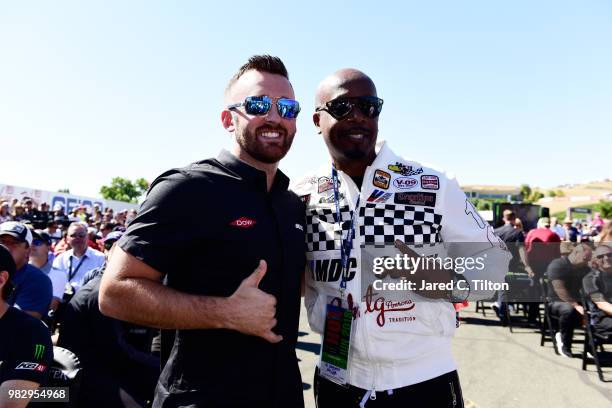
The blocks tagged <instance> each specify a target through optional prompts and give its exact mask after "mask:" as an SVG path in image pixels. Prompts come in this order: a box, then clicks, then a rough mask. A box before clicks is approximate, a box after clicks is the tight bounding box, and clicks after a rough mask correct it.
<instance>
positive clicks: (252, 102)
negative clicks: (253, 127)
mask: <svg viewBox="0 0 612 408" xmlns="http://www.w3.org/2000/svg"><path fill="white" fill-rule="evenodd" d="M271 107H272V101H271V100H270V98H268V97H267V96H249V97H248V98H247V99H246V102H245V110H246V112H247V113H248V114H249V115H265V114H266V113H268V112H269V111H270V108H271Z"/></svg>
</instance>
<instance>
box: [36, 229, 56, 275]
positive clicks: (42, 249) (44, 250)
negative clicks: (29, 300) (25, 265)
mask: <svg viewBox="0 0 612 408" xmlns="http://www.w3.org/2000/svg"><path fill="white" fill-rule="evenodd" d="M54 259H55V256H54V255H53V252H51V236H50V235H49V234H47V233H46V232H45V231H43V230H40V229H37V230H33V231H32V246H31V251H30V264H32V265H34V266H35V267H37V268H38V269H40V270H41V271H43V272H44V273H45V274H46V275H49V272H51V267H52V265H53V260H54Z"/></svg>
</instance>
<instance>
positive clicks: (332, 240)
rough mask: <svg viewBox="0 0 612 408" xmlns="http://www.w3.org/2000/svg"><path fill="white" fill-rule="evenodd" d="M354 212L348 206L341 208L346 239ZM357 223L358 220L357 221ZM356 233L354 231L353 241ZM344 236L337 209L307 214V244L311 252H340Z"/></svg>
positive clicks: (309, 211)
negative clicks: (341, 232) (337, 216)
mask: <svg viewBox="0 0 612 408" xmlns="http://www.w3.org/2000/svg"><path fill="white" fill-rule="evenodd" d="M352 215H353V212H352V211H351V210H350V209H349V207H348V205H344V206H342V207H340V217H341V218H342V231H344V235H343V236H344V238H345V239H346V234H347V232H346V231H348V230H349V228H350V226H351V225H350V224H351V217H352ZM355 223H357V220H355ZM354 238H355V231H353V239H354ZM341 240H342V236H341V235H340V225H339V224H338V220H337V218H336V209H335V208H315V209H311V210H308V211H307V212H306V244H307V245H308V250H309V251H331V250H338V251H339V250H340V245H342V244H341V242H342V241H341Z"/></svg>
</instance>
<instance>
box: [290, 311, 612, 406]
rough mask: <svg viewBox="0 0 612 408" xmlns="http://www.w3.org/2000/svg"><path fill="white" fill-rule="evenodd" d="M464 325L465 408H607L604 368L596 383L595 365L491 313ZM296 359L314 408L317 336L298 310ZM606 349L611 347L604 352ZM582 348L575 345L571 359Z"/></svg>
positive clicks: (460, 342)
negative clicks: (558, 350) (509, 325)
mask: <svg viewBox="0 0 612 408" xmlns="http://www.w3.org/2000/svg"><path fill="white" fill-rule="evenodd" d="M461 317H462V318H463V319H464V323H463V324H462V325H461V327H460V328H459V329H458V330H457V333H456V335H455V339H454V341H453V349H454V353H455V357H456V359H457V364H458V366H459V376H460V378H461V382H462V388H463V394H464V396H465V398H466V403H467V406H468V407H474V408H475V407H478V408H504V407H512V408H516V407H538V408H545V407H568V408H573V407H576V408H582V407H588V408H600V407H601V408H604V407H605V408H609V407H610V406H612V369H611V368H604V371H605V372H606V379H608V380H609V381H610V382H608V383H602V382H601V381H599V378H598V376H597V372H596V371H595V366H594V365H589V366H588V370H587V371H582V370H581V360H580V358H578V357H576V358H573V359H569V358H563V357H560V356H557V355H556V354H555V353H554V352H553V350H552V345H551V343H549V342H548V343H546V345H545V346H544V347H540V334H539V331H536V330H535V329H526V328H515V330H514V333H510V331H509V330H508V328H505V327H501V326H499V325H498V324H497V319H494V318H493V317H492V312H488V313H487V317H486V318H483V317H482V314H476V313H474V307H473V306H470V307H469V308H468V309H467V311H466V310H465V309H464V310H463V311H462V312H461ZM300 331H301V333H300V338H299V343H298V357H299V358H300V360H301V362H300V369H301V371H302V379H303V382H304V399H305V401H306V407H307V408H314V400H313V395H312V376H313V370H314V365H315V363H316V361H317V359H318V353H319V336H315V335H313V334H312V333H311V332H310V328H309V327H308V322H307V320H306V311H305V310H304V309H302V316H301V323H300ZM608 348H610V347H608ZM581 351H582V344H581V343H579V344H574V347H573V352H574V354H575V355H576V356H578V353H579V352H581Z"/></svg>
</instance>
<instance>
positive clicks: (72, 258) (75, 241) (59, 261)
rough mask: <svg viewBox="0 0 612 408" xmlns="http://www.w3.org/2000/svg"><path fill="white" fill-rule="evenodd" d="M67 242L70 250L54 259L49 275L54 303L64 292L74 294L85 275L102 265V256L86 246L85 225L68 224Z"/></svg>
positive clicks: (77, 223) (61, 297)
mask: <svg viewBox="0 0 612 408" xmlns="http://www.w3.org/2000/svg"><path fill="white" fill-rule="evenodd" d="M67 240H68V244H69V245H70V247H71V249H70V250H68V251H66V252H64V253H63V254H61V255H59V256H58V257H57V258H55V260H54V261H53V267H52V268H51V272H50V273H49V278H51V282H52V283H53V298H54V301H55V302H57V300H60V301H61V300H62V299H63V297H64V292H66V291H68V293H71V292H72V293H74V292H76V291H77V290H78V289H79V288H80V287H81V285H82V281H83V277H84V276H85V274H86V273H87V272H89V271H91V270H92V269H95V268H98V267H100V266H102V265H103V264H104V254H103V253H102V252H100V251H96V250H95V249H93V248H90V247H88V246H87V226H86V225H85V224H83V223H80V222H74V223H72V224H70V226H69V227H68V236H67ZM68 284H70V287H68Z"/></svg>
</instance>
